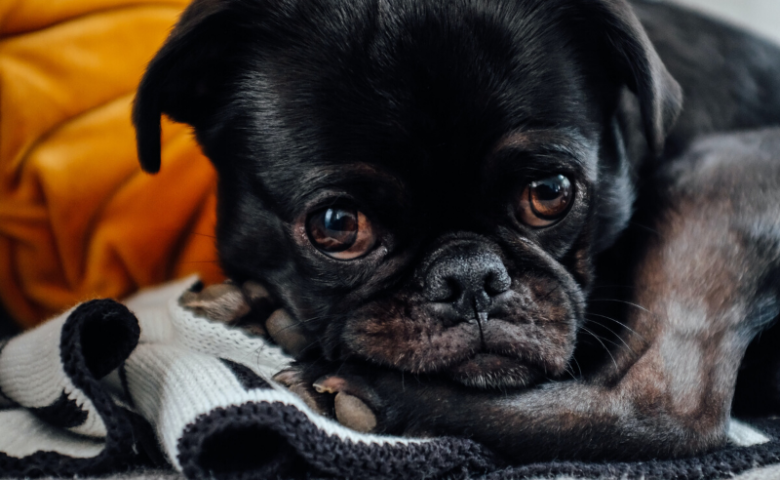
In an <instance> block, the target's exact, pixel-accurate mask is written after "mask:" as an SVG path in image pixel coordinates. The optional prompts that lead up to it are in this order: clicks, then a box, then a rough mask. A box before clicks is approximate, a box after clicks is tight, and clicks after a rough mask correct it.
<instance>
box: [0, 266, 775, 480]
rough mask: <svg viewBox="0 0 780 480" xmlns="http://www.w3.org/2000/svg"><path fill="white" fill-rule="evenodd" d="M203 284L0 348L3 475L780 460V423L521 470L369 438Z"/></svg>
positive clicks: (95, 307)
mask: <svg viewBox="0 0 780 480" xmlns="http://www.w3.org/2000/svg"><path fill="white" fill-rule="evenodd" d="M194 282H195V279H187V280H185V281H183V282H178V283H174V284H170V285H166V286H163V287H160V288H157V289H153V290H148V291H145V292H141V293H140V294H138V295H136V296H135V297H132V298H130V299H128V300H127V301H126V302H125V304H124V305H122V304H119V303H117V302H114V301H111V300H94V301H91V302H86V303H84V304H82V305H80V306H78V307H77V308H74V309H72V310H70V311H68V312H66V313H64V314H62V315H60V316H59V317H57V318H54V319H52V320H50V321H49V322H47V323H46V324H43V325H41V326H39V327H38V328H36V329H35V330H31V331H29V332H26V333H24V334H22V335H19V336H17V337H14V338H12V339H10V340H9V341H7V342H6V343H5V344H0V477H18V478H22V477H25V478H29V477H45V476H74V475H78V476H85V475H103V474H107V473H116V472H123V471H134V470H135V471H138V469H143V468H149V467H155V468H160V467H166V466H167V467H168V468H171V467H172V468H173V469H175V470H177V471H179V472H182V473H183V474H184V475H185V476H186V477H187V478H191V479H219V480H242V479H250V478H253V479H254V478H282V479H294V478H359V479H363V478H375V479H388V480H389V479H396V478H397V479H415V478H420V479H422V478H426V479H439V478H441V479H466V478H484V479H504V478H517V479H532V478H574V479H582V478H625V479H634V478H636V479H639V478H642V479H651V478H659V479H660V478H680V479H689V478H690V479H693V478H707V479H719V478H731V477H733V476H735V475H737V474H740V473H742V472H746V471H750V470H752V469H756V468H759V467H763V466H767V465H773V464H777V463H780V441H778V440H777V438H778V437H780V421H778V420H770V419H766V420H762V421H760V422H755V423H754V425H753V426H748V425H746V424H743V423H739V422H732V428H731V435H730V436H731V437H732V439H733V442H734V444H733V445H732V446H730V447H727V448H725V449H723V450H720V451H717V452H713V453H710V454H707V455H702V456H700V457H696V458H689V459H681V460H674V461H650V462H634V463H584V462H552V463H540V464H532V465H522V466H512V465H508V464H507V463H506V462H504V461H502V460H501V459H499V458H497V457H496V456H495V455H493V454H492V453H491V452H490V451H489V450H487V449H486V448H484V447H482V446H481V445H479V444H477V443H474V442H472V441H470V440H467V439H458V438H434V439H425V440H415V439H406V438H400V437H390V436H380V435H371V434H361V433H357V432H354V431H352V430H349V429H347V428H345V427H343V426H341V425H339V424H338V423H336V422H334V421H332V420H330V419H327V418H325V417H322V416H320V415H318V414H316V413H314V412H312V411H311V410H310V409H309V408H308V407H307V406H306V405H305V404H304V402H303V401H301V400H300V399H298V398H297V397H296V396H294V395H293V394H291V393H290V392H289V391H288V390H286V389H285V388H284V387H282V386H280V385H278V384H276V383H275V382H274V381H273V380H272V377H273V375H274V374H275V373H277V372H279V371H280V370H282V369H284V368H285V367H287V366H288V365H289V364H290V361H291V359H290V358H289V357H287V356H286V355H285V354H284V353H283V352H282V351H281V349H279V348H278V347H276V346H275V345H272V344H271V343H268V342H266V341H265V340H264V339H263V338H261V337H254V336H250V335H249V334H247V333H246V332H244V331H243V330H241V329H237V328H233V327H230V326H227V325H225V324H224V323H220V322H213V321H210V320H208V319H205V318H202V317H199V316H196V315H194V314H193V313H192V312H191V311H189V310H186V309H184V308H182V307H181V306H180V305H179V302H178V298H179V297H180V296H181V294H182V293H183V292H184V291H186V290H187V289H188V288H189V287H190V286H191V285H192V284H193V283H194Z"/></svg>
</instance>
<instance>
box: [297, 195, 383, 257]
mask: <svg viewBox="0 0 780 480" xmlns="http://www.w3.org/2000/svg"><path fill="white" fill-rule="evenodd" d="M306 233H307V234H308V235H309V240H310V241H311V243H312V245H314V246H315V247H317V249H318V250H319V251H321V252H322V253H324V254H325V255H327V256H329V257H332V258H336V259H338V260H352V259H355V258H358V257H360V256H362V255H363V254H365V253H366V252H368V251H369V250H371V247H373V246H374V243H375V242H376V237H375V235H374V229H373V227H372V226H371V222H369V221H368V218H366V216H365V215H364V214H363V212H360V211H358V210H357V209H355V208H350V207H330V208H325V209H322V210H318V211H316V212H314V213H312V214H311V215H309V218H308V219H307V220H306Z"/></svg>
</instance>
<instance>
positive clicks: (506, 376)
mask: <svg viewBox="0 0 780 480" xmlns="http://www.w3.org/2000/svg"><path fill="white" fill-rule="evenodd" d="M447 376H449V378H450V379H452V380H454V381H456V382H458V383H460V384H463V385H465V386H467V387H472V388H479V389H505V388H523V387H529V386H531V385H533V384H535V383H537V382H538V381H540V380H542V379H543V375H542V370H541V369H539V368H537V367H535V366H532V365H528V364H526V363H522V362H521V361H520V360H518V359H514V358H509V357H505V356H503V355H497V354H494V353H478V354H476V355H474V356H473V357H471V358H469V359H468V360H466V361H464V362H462V363H459V364H457V365H454V366H452V367H450V368H448V369H447Z"/></svg>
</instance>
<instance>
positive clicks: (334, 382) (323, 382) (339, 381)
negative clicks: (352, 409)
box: [312, 377, 347, 394]
mask: <svg viewBox="0 0 780 480" xmlns="http://www.w3.org/2000/svg"><path fill="white" fill-rule="evenodd" d="M312 386H313V387H314V389H315V390H316V391H317V393H331V394H332V393H338V392H340V391H341V390H343V389H344V388H345V387H346V386H347V381H346V380H344V379H343V378H340V377H323V378H320V379H319V380H317V381H316V382H314V384H313V385H312Z"/></svg>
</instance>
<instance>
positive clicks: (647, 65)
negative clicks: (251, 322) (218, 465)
mask: <svg viewBox="0 0 780 480" xmlns="http://www.w3.org/2000/svg"><path fill="white" fill-rule="evenodd" d="M636 8H637V12H638V14H639V17H640V18H641V19H642V20H643V21H644V24H645V25H646V26H647V28H648V32H649V33H650V34H651V35H652V36H653V37H654V40H655V47H654V46H653V43H651V40H650V38H649V37H648V35H647V33H646V32H645V30H644V29H643V28H642V26H641V25H640V23H639V20H638V19H637V17H636V16H635V14H634V12H633V10H632V8H631V7H630V6H629V4H627V3H625V2H623V1H621V0H592V1H586V2H582V1H573V0H544V1H542V0H526V1H516V0H513V1H509V0H495V1H491V2H480V1H469V0H462V1H454V2H453V1H446V2H445V1H441V2H439V1H432V2H414V1H406V0H404V1H381V0H380V1H370V2H369V1H352V0H350V1H303V0H301V1H289V2H266V1H262V0H256V1H251V2H240V1H233V0H196V1H195V2H194V3H193V4H192V5H191V6H190V8H189V9H188V10H187V12H185V14H184V15H183V17H182V19H181V21H180V23H179V25H178V26H177V28H176V29H175V30H174V32H173V33H172V35H171V37H170V38H169V40H168V42H167V43H166V45H165V46H164V47H163V49H162V50H161V51H160V53H159V54H158V56H157V57H156V58H155V60H154V61H153V62H152V63H151V64H150V67H149V70H148V71H147V74H146V76H145V77H144V80H143V82H142V84H141V87H140V89H139V93H138V98H137V100H136V108H135V113H134V120H135V123H136V126H137V128H138V141H139V154H140V157H141V161H142V164H143V165H144V167H145V168H146V169H147V170H150V171H156V170H157V169H158V168H159V117H160V114H161V113H166V114H168V115H170V116H171V117H172V118H173V119H175V120H178V121H182V122H186V123H190V124H191V125H193V126H194V128H195V133H196V135H197V138H198V140H199V142H200V143H201V145H202V146H203V149H204V152H205V153H206V154H207V155H208V156H209V158H211V159H212V161H213V162H214V164H215V166H216V168H217V170H218V172H219V178H220V184H219V211H218V215H219V223H218V229H217V237H218V247H219V252H220V257H221V261H222V264H223V266H224V269H225V271H226V273H227V274H228V276H230V277H231V278H232V279H234V280H236V281H238V282H243V281H247V280H252V281H259V282H261V283H262V284H264V285H265V286H267V288H268V289H269V290H270V291H271V292H272V294H273V296H274V297H275V298H276V299H277V300H278V302H279V303H280V304H281V305H282V306H283V307H284V308H285V309H287V310H288V311H289V312H290V313H291V315H292V316H293V317H294V318H295V319H297V320H298V322H299V323H300V326H301V328H302V330H303V331H304V332H305V333H306V334H307V335H308V336H310V337H312V338H316V344H315V345H314V346H313V347H312V348H310V349H307V350H308V351H304V352H303V353H302V354H301V360H302V362H304V364H309V363H307V362H308V361H309V360H311V359H320V358H321V357H322V358H324V359H325V360H326V362H322V361H320V362H319V363H317V362H314V363H311V364H310V367H308V368H307V369H305V372H304V374H303V377H304V378H307V379H309V380H311V381H314V380H316V377H317V376H319V375H320V374H323V373H327V371H328V369H329V368H333V367H331V366H330V365H336V366H338V365H342V364H343V363H344V362H350V363H349V364H347V365H348V366H347V367H346V368H345V369H344V370H343V372H344V375H346V376H350V381H349V382H347V384H349V385H351V386H350V387H346V388H348V389H351V391H352V393H354V394H355V395H356V396H359V397H360V398H361V399H363V400H364V401H365V402H366V403H368V404H369V405H370V406H371V407H372V408H373V410H374V411H376V412H378V418H379V420H380V422H379V424H380V428H382V429H383V430H384V431H389V432H406V433H408V434H414V433H455V434H470V435H473V436H474V437H475V438H477V439H479V440H480V441H483V442H485V443H487V444H489V445H492V446H494V447H496V448H499V449H500V450H502V451H504V452H508V453H511V454H512V455H513V456H514V457H516V458H519V456H520V453H519V452H520V451H524V452H527V454H528V455H529V457H530V456H531V455H533V458H541V457H540V453H543V455H541V456H550V455H554V456H561V455H565V456H572V455H577V454H581V455H588V456H598V455H609V454H614V455H618V454H619V452H618V451H616V450H615V449H614V447H615V446H616V442H617V443H618V444H619V445H621V446H626V445H634V444H636V445H643V446H645V447H646V448H644V451H645V452H646V453H647V454H654V453H657V454H680V453H689V452H693V451H699V450H701V449H703V448H709V447H712V446H714V445H717V444H718V442H720V441H722V439H723V428H724V425H725V419H726V418H727V417H728V413H729V407H730V402H731V395H732V393H733V388H734V382H735V381H736V372H737V367H738V365H739V362H740V359H741V357H742V354H743V353H744V350H745V348H746V347H747V344H748V343H749V342H750V340H751V339H752V336H753V335H754V334H755V333H756V332H757V331H759V330H760V327H761V326H763V325H765V324H768V323H770V321H771V320H773V319H774V316H776V314H777V312H776V311H775V310H776V309H774V308H775V307H774V306H775V305H776V294H777V293H778V292H777V284H776V283H773V282H774V280H772V279H773V278H776V277H773V276H772V275H774V273H773V272H774V271H775V270H773V269H774V268H776V263H777V251H776V250H773V248H774V247H773V246H772V245H773V244H772V243H771V242H772V240H771V238H772V237H771V235H772V233H771V232H775V233H777V231H778V230H777V228H776V227H777V223H776V222H775V223H774V224H772V223H771V222H770V221H769V220H766V219H767V218H771V212H772V211H774V212H776V211H777V210H776V209H775V210H771V208H776V206H777V203H776V202H774V203H773V202H771V201H770V200H771V199H770V198H768V197H767V194H766V192H767V191H769V188H770V187H771V186H772V185H774V184H776V183H777V178H778V177H777V174H776V171H775V170H772V168H773V167H771V165H769V164H771V162H764V163H762V164H761V165H760V166H756V167H755V169H756V172H760V173H757V174H756V175H758V177H757V178H764V176H763V175H768V177H767V178H768V180H767V181H768V182H770V183H769V184H767V185H766V186H764V187H761V189H759V190H760V192H762V193H761V194H760V195H759V194H758V193H756V195H759V196H755V197H754V196H751V195H752V194H753V193H755V192H750V193H751V195H744V196H742V195H741V194H740V196H741V198H743V199H744V202H743V203H744V205H743V204H739V205H741V206H739V207H737V206H735V205H736V204H735V205H731V204H726V203H724V202H725V200H724V199H725V198H727V197H722V198H721V197H717V194H716V192H715V191H713V190H711V189H707V188H705V187H708V183H707V182H708V181H710V180H713V178H711V177H707V175H709V174H710V173H711V174H712V175H716V174H715V173H712V172H710V173H707V172H704V171H702V172H703V173H702V174H701V176H699V175H698V173H697V172H699V171H700V170H701V169H700V166H699V165H698V164H697V163H696V162H695V161H692V160H679V161H675V162H671V160H670V159H672V158H675V157H677V156H678V155H679V154H681V152H683V151H684V150H685V149H686V148H687V147H688V145H689V144H690V142H691V141H692V140H693V139H694V138H695V137H697V136H698V135H701V134H703V133H708V132H716V131H726V130H735V129H745V128H755V127H760V126H764V125H770V124H778V123H780V89H778V88H777V86H778V85H777V83H778V81H777V79H778V78H780V51H779V50H778V49H776V48H774V47H771V46H770V45H768V44H765V43H763V42H761V41H759V40H756V39H753V38H752V37H750V36H748V35H745V34H742V33H740V32H737V31H735V30H732V29H730V28H728V27H724V26H722V25H719V24H717V23H715V22H711V21H708V20H706V19H701V18H700V17H697V16H695V15H692V14H689V13H684V14H683V13H680V12H679V11H678V10H676V9H673V8H672V7H668V6H665V5H653V4H639V3H638V4H637V5H636ZM694 29H698V35H703V36H704V38H709V39H710V43H707V44H706V45H707V48H712V49H713V51H715V52H716V53H718V55H706V54H702V53H701V52H702V48H703V47H702V46H701V45H700V44H697V43H694V42H695V41H700V40H695V39H692V37H691V35H693V33H692V30H694ZM697 38H699V37H697ZM656 49H658V51H660V52H661V53H662V56H663V57H664V61H662V60H661V58H660V57H659V56H658V53H657V51H656ZM664 62H666V66H665V63H664ZM667 67H668V68H670V69H671V70H672V74H673V75H672V74H670V73H669V71H668V70H667ZM674 77H676V78H677V80H679V81H680V82H681V84H678V83H677V81H675V78H674ZM713 78H718V79H719V80H718V81H717V82H712V81H711V80H712V79H713ZM680 85H682V88H681V86H680ZM683 91H684V92H685V94H686V102H687V103H686V108H684V109H681V105H682V104H681V101H682V100H681V99H682V92H683ZM681 111H682V113H680V112H681ZM678 116H679V120H678ZM675 120H678V121H677V123H675ZM761 151H762V152H763V151H764V150H761ZM751 152H752V153H751V154H750V155H743V156H744V157H749V158H753V157H754V156H756V157H761V158H763V157H762V156H761V155H763V154H759V153H755V152H753V151H751ZM753 154H755V155H753ZM685 158H688V157H685ZM765 163H766V165H765ZM671 165H674V167H672V166H671ZM767 165H769V166H767ZM723 168H725V169H727V170H728V168H731V169H732V170H733V166H732V167H728V168H727V167H723ZM762 169H764V170H766V171H764V170H762ZM716 170H717V169H716ZM689 171H690V172H694V173H692V174H690V175H688V174H684V173H685V172H689ZM670 172H671V173H670ZM716 176H717V175H716ZM722 177H723V178H721V177H717V178H718V179H719V181H720V182H721V184H723V185H724V188H726V187H728V189H729V190H728V191H731V192H734V194H735V195H736V194H737V193H740V192H742V191H743V189H747V190H750V186H749V185H750V184H749V182H748V181H747V180H748V179H749V178H753V177H750V176H745V177H743V178H739V176H737V178H734V177H733V176H729V175H725V174H724V175H723V176H722ZM670 179H671V180H670ZM641 180H645V182H644V183H643V182H641ZM729 180H732V181H731V183H729ZM772 182H774V184H773V183H772ZM762 185H763V184H762ZM703 190H707V192H710V193H708V194H706V195H705V194H704V193H703ZM688 193H695V195H692V196H688ZM637 196H638V197H639V198H638V201H637V202H635V198H636V197H637ZM656 200H657V202H656ZM654 202H655V204H654ZM757 202H764V203H765V204H766V205H768V206H766V205H765V206H766V208H768V209H769V210H766V211H765V210H761V211H760V212H758V211H754V210H749V215H753V216H754V217H755V218H756V219H758V218H761V219H763V220H762V222H764V223H761V222H759V223H760V224H761V225H762V227H761V228H765V230H761V231H762V232H765V234H764V233H762V234H761V235H764V236H761V235H759V236H760V237H761V238H762V239H763V238H764V237H767V238H768V240H767V241H769V246H766V250H760V252H759V247H758V245H759V243H756V242H758V241H757V240H756V241H755V242H754V240H753V239H752V237H745V238H746V240H744V244H743V245H742V250H740V251H739V252H736V253H734V252H730V253H733V255H731V256H729V257H727V259H726V260H725V261H723V262H721V263H717V262H716V263H714V264H712V265H709V266H707V267H706V268H705V266H703V265H702V263H706V262H702V261H697V260H696V259H699V258H705V257H707V258H709V257H708V256H710V255H714V254H715V253H718V254H720V253H721V249H724V250H728V248H727V246H728V245H731V243H728V242H726V240H724V238H726V237H722V236H721V235H722V232H723V230H721V229H722V228H725V229H726V230H728V231H731V230H730V229H733V228H732V226H731V225H732V223H730V222H732V220H734V218H736V217H737V216H740V215H742V212H743V211H744V210H743V207H744V208H748V207H751V206H756V205H757V204H758V203H757ZM728 207H730V208H732V210H729V208H728ZM635 208H636V210H637V211H636V212H635V211H634V210H635ZM678 208H680V209H681V211H683V212H684V214H683V215H677V213H678V210H677V209H678ZM767 212H770V213H767ZM686 215H690V220H691V222H690V224H689V223H688V222H687V221H686V219H687V218H689V217H688V216H686ZM702 215H703V216H702ZM632 216H633V217H634V218H639V219H642V221H643V222H647V223H648V224H650V225H655V227H653V228H655V229H656V230H657V231H659V232H660V240H658V241H656V242H655V243H654V242H650V241H646V242H637V241H636V235H632V234H631V232H629V234H624V231H625V230H626V227H627V226H628V225H629V221H630V219H631V218H632ZM774 218H775V219H776V218H777V217H776V216H775V217H774ZM716 219H717V220H718V221H722V222H725V224H720V223H718V222H716V221H715V220H716ZM709 220H712V221H709ZM748 223H750V222H748ZM745 228H747V227H745ZM773 228H774V230H773ZM745 232H747V230H745V231H744V232H743V231H740V232H739V234H744V233H745ZM766 232H769V233H766ZM621 235H622V238H621ZM734 235H738V234H737V233H735V234H734ZM619 238H621V239H620V241H619V242H618V243H617V244H615V242H616V241H618V239H619ZM691 238H694V239H696V240H699V239H701V241H691ZM739 238H742V237H739ZM774 238H775V240H776V239H777V237H776V236H775V237H774ZM705 239H711V240H712V242H710V243H708V242H707V241H704V240H705ZM728 239H729V242H730V241H731V240H733V238H732V237H728ZM724 242H725V243H724ZM762 245H763V244H762ZM697 248H698V250H697ZM734 248H736V247H734ZM762 248H763V247H762ZM626 252H628V253H626ZM623 255H629V257H628V258H632V259H636V260H637V263H635V262H627V261H625V260H620V258H621V256H623ZM616 259H618V260H617V262H618V263H617V264H616ZM689 260H690V261H689ZM762 262H763V263H762ZM772 262H774V263H772ZM597 267H598V268H599V269H602V270H603V272H604V273H601V272H599V274H598V275H596V272H597ZM759 267H760V268H759ZM691 276H693V277H696V278H702V281H701V282H691V281H690V278H691ZM611 277H615V278H616V279H617V281H618V282H621V283H620V285H623V286H624V285H627V284H631V285H633V286H635V287H637V288H636V289H635V290H633V293H629V294H626V293H625V290H623V291H615V292H610V293H609V294H610V295H612V298H613V299H616V300H620V301H630V302H631V303H635V304H638V305H641V306H642V308H643V309H647V310H648V311H649V313H646V314H645V313H642V312H645V310H642V309H640V310H631V309H623V310H612V309H600V308H599V309H595V308H594V307H593V306H594V305H595V303H594V302H590V304H589V302H588V299H589V298H591V299H592V298H593V296H594V295H596V294H597V293H598V292H599V289H600V288H601V287H599V286H598V285H597V284H596V283H595V281H596V279H597V278H604V279H611ZM734 279H739V284H740V287H739V288H735V285H734V283H735V282H734ZM607 285H609V283H607ZM773 295H774V296H773ZM773 302H775V303H773ZM759 304H760V305H763V306H764V307H761V308H762V310H761V313H760V315H759V314H756V315H754V313H755V312H754V311H753V310H751V308H754V307H755V306H756V305H759ZM624 305H625V304H624ZM675 308H676V309H678V310H674V309H675ZM589 309H590V312H591V314H593V315H595V316H602V317H604V318H610V319H611V318H615V315H618V318H620V319H621V320H619V321H618V322H620V324H621V325H619V326H620V327H621V330H620V331H619V332H618V337H617V338H618V339H619V340H620V341H621V342H623V345H625V347H626V348H622V347H621V348H618V349H615V351H614V352H609V357H607V358H608V359H609V360H610V362H609V363H604V362H602V360H603V359H604V357H605V355H604V354H603V353H602V354H601V355H599V354H597V353H595V352H594V351H593V350H592V349H589V348H588V345H587V343H585V342H579V346H578V341H579V339H580V337H581V336H582V334H581V332H583V331H586V329H587V328H588V327H587V324H586V318H591V319H593V318H597V317H593V316H591V317H588V314H587V312H588V311H589ZM658 309H666V311H669V309H672V311H673V313H674V315H672V316H671V317H669V318H670V319H667V321H664V322H658V321H657V315H658V313H659V310H658ZM773 313H774V316H773V315H772V314H773ZM678 314H679V315H678ZM769 317H771V318H769ZM589 323H594V322H593V320H590V321H589ZM589 323H588V324H589ZM602 323H603V322H602ZM622 324H625V325H622ZM597 326H598V325H597ZM575 347H578V348H579V351H578V352H581V353H578V358H582V360H583V363H587V364H588V365H591V366H592V372H591V373H589V372H586V373H588V375H587V378H588V380H587V381H581V380H575V381H567V382H564V381H560V382H553V383H550V384H546V385H544V386H542V387H538V388H527V389H525V390H513V392H516V393H512V394H511V395H510V396H508V397H507V396H503V395H499V394H496V393H495V392H484V391H479V390H476V389H474V388H467V387H477V388H481V389H507V388H509V389H520V388H523V387H531V386H532V385H534V384H535V383H537V382H539V381H541V380H543V379H548V378H557V377H561V376H562V375H564V373H565V372H566V371H567V369H569V368H570V362H571V360H572V358H573V355H574V354H575ZM707 359H712V360H715V359H720V361H714V364H707V365H705V363H706V360H707ZM329 362H332V363H329ZM366 365H369V366H370V367H366ZM716 366H717V368H716ZM366 368H368V370H367V369H366ZM692 370H693V371H692ZM371 372H384V373H382V374H376V373H371ZM403 374H413V375H421V374H422V375H432V376H433V377H435V378H433V377H432V378H428V379H427V380H426V382H425V384H424V386H419V385H418V386H417V387H414V388H411V387H410V388H408V389H402V388H400V387H399V379H400V382H403ZM399 375H400V377H399ZM365 378H371V379H372V382H371V383H370V384H369V383H367V382H366V381H365ZM442 378H444V379H446V380H442ZM311 381H310V382H309V383H310V384H311V383H312V382H311ZM401 384H402V383H401ZM440 402H443V403H440ZM443 405H446V407H445V406H443ZM442 409H443V410H442ZM477 409H478V412H479V414H478V415H475V414H474V411H475V410H477ZM648 444H649V445H650V446H649V447H647V445H648ZM531 445H533V446H534V448H532V449H529V448H528V446H531ZM608 452H612V453H608ZM626 455H628V453H626Z"/></svg>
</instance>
